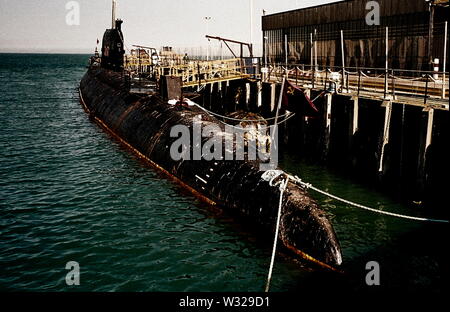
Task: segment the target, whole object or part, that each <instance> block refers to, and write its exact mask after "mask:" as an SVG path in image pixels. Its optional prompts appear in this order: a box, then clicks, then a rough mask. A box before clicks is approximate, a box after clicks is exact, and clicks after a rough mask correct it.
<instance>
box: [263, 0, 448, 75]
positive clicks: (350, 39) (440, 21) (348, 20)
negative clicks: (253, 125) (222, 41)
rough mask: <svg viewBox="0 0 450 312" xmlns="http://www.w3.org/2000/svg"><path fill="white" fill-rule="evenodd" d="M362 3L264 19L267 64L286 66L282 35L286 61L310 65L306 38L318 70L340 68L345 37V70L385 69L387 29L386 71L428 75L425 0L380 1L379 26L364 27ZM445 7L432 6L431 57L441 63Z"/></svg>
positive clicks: (343, 3)
mask: <svg viewBox="0 0 450 312" xmlns="http://www.w3.org/2000/svg"><path fill="white" fill-rule="evenodd" d="M366 2H367V1H366V0H351V1H341V2H338V3H334V4H328V5H322V6H317V7H313V8H306V9H301V10H296V11H289V12H284V13H279V14H274V15H268V16H264V17H263V20H262V24H263V36H264V37H267V38H268V40H267V45H264V49H265V50H268V58H269V61H270V62H283V63H284V62H285V42H284V40H285V36H286V35H287V42H288V49H287V55H288V62H289V63H291V64H292V63H296V64H310V63H311V48H312V46H313V44H312V42H311V34H313V41H317V62H318V64H319V65H320V66H331V67H333V66H342V61H341V39H340V38H341V37H340V31H341V30H343V34H344V54H345V65H346V66H351V67H374V68H384V66H385V45H386V42H385V36H386V27H388V28H389V30H388V33H389V67H390V68H401V69H412V70H428V69H430V64H429V59H430V58H429V56H428V41H429V40H428V38H429V24H430V23H429V17H430V13H429V10H428V4H427V3H426V2H425V0H379V1H378V2H379V3H380V15H381V18H380V25H379V26H377V25H372V26H369V25H367V24H366V21H365V17H366V14H367V13H368V12H369V11H368V10H366V9H365V5H366ZM447 14H448V8H442V7H436V10H435V18H434V31H433V37H432V38H433V40H432V42H433V44H432V55H431V57H432V58H434V57H437V58H439V59H440V60H441V65H442V59H443V55H442V54H443V42H444V21H445V20H446V19H447V17H446V16H447Z"/></svg>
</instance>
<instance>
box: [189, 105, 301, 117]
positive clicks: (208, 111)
mask: <svg viewBox="0 0 450 312" xmlns="http://www.w3.org/2000/svg"><path fill="white" fill-rule="evenodd" d="M194 105H196V106H197V107H198V108H200V109H201V110H203V111H205V112H206V113H208V114H210V115H213V116H216V117H219V118H223V119H228V120H233V121H257V120H251V119H243V118H233V117H228V116H225V115H221V114H218V113H214V112H212V111H210V110H208V109H206V108H204V107H203V106H201V105H199V104H197V103H194ZM291 114H292V113H291V112H289V113H286V114H283V115H281V116H279V117H284V116H289V115H291ZM273 119H275V117H269V118H264V120H266V121H269V120H273Z"/></svg>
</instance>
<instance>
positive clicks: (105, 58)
mask: <svg viewBox="0 0 450 312" xmlns="http://www.w3.org/2000/svg"><path fill="white" fill-rule="evenodd" d="M122 23H123V22H122V20H121V19H116V1H115V0H113V1H112V25H111V29H107V30H106V31H105V33H104V34H103V40H102V60H101V66H102V67H103V68H105V69H110V70H113V71H122V70H123V56H124V54H125V49H124V40H123V34H122Z"/></svg>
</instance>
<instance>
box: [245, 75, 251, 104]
mask: <svg viewBox="0 0 450 312" xmlns="http://www.w3.org/2000/svg"><path fill="white" fill-rule="evenodd" d="M250 95H251V91H250V83H248V82H247V83H246V84H245V108H246V109H247V110H248V108H249V105H250Z"/></svg>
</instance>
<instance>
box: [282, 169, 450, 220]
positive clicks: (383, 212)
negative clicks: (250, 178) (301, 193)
mask: <svg viewBox="0 0 450 312" xmlns="http://www.w3.org/2000/svg"><path fill="white" fill-rule="evenodd" d="M290 178H291V179H292V180H293V181H294V182H296V183H298V184H299V185H300V186H302V187H303V188H305V189H311V190H313V191H316V192H318V193H320V194H323V195H325V196H328V197H330V198H333V199H335V200H337V201H340V202H343V203H345V204H348V205H351V206H354V207H357V208H361V209H365V210H368V211H372V212H375V213H379V214H384V215H388V216H392V217H397V218H402V219H409V220H416V221H427V222H436V223H449V220H440V219H430V218H419V217H412V216H407V215H403V214H398V213H393V212H388V211H383V210H379V209H375V208H370V207H367V206H364V205H361V204H357V203H354V202H351V201H349V200H346V199H343V198H341V197H338V196H336V195H333V194H330V193H328V192H325V191H323V190H321V189H318V188H317V187H314V186H313V185H311V184H310V183H305V182H303V181H302V180H301V179H300V178H299V177H298V176H294V177H293V176H290Z"/></svg>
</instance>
